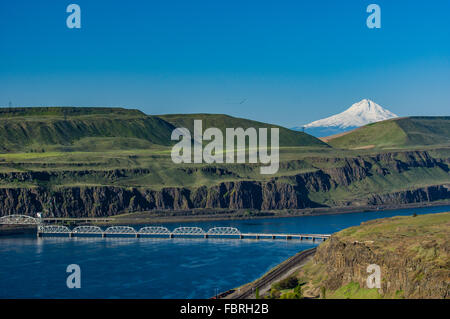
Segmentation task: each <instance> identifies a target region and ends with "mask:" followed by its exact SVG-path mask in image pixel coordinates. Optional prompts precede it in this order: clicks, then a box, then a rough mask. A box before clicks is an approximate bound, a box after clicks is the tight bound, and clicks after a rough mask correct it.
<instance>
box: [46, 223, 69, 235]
mask: <svg viewBox="0 0 450 319" xmlns="http://www.w3.org/2000/svg"><path fill="white" fill-rule="evenodd" d="M39 232H41V233H44V234H45V233H48V234H70V233H71V232H72V231H71V230H70V229H69V228H68V227H66V226H60V225H48V226H43V225H40V226H39Z"/></svg>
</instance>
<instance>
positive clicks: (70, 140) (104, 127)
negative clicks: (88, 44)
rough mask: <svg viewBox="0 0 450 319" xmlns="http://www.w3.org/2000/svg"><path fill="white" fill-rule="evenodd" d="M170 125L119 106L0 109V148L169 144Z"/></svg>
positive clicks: (27, 148) (70, 147)
mask: <svg viewBox="0 0 450 319" xmlns="http://www.w3.org/2000/svg"><path fill="white" fill-rule="evenodd" d="M173 129H174V128H173V126H172V125H171V124H169V123H167V122H165V121H164V120H162V119H160V118H158V117H156V116H147V115H145V114H144V113H142V112H140V111H138V110H126V109H122V108H75V107H34V108H5V109H0V151H2V152H11V151H42V150H45V151H48V150H62V151H73V150H84V151H89V150H91V149H94V150H99V148H100V149H107V148H113V149H130V148H131V149H134V148H138V149H139V148H148V147H149V146H150V145H152V144H160V145H169V144H170V142H171V141H170V135H171V132H172V130H173Z"/></svg>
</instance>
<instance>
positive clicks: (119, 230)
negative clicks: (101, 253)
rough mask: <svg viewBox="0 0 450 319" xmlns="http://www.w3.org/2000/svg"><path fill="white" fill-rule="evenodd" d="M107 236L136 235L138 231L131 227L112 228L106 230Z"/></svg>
mask: <svg viewBox="0 0 450 319" xmlns="http://www.w3.org/2000/svg"><path fill="white" fill-rule="evenodd" d="M105 234H136V229H134V228H133V227H130V226H111V227H108V228H106V230H105Z"/></svg>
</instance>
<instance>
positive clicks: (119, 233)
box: [0, 215, 330, 241]
mask: <svg viewBox="0 0 450 319" xmlns="http://www.w3.org/2000/svg"><path fill="white" fill-rule="evenodd" d="M46 220H48V219H46ZM0 224H3V225H36V226H37V236H38V237H41V236H61V235H67V236H69V237H74V236H80V237H82V236H84V237H86V236H101V237H123V236H125V237H129V236H132V237H136V238H138V237H160V238H175V237H185V238H186V237H188V238H189V237H190V238H230V239H233V238H234V239H244V238H246V239H299V240H312V241H316V240H321V241H323V240H326V239H328V238H329V237H330V235H329V234H288V233H281V234H280V233H242V232H241V231H239V229H237V228H235V227H213V228H210V229H208V230H207V231H205V230H203V229H202V228H200V227H177V228H175V229H173V230H169V229H168V228H166V227H162V226H145V227H141V228H139V229H136V228H134V227H131V226H110V227H107V228H106V229H102V228H101V227H99V226H93V225H83V226H77V227H74V228H69V227H67V226H63V225H45V224H44V223H43V221H42V219H40V218H34V217H31V216H25V215H9V216H3V217H0Z"/></svg>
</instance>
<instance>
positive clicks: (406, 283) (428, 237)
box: [309, 213, 450, 298]
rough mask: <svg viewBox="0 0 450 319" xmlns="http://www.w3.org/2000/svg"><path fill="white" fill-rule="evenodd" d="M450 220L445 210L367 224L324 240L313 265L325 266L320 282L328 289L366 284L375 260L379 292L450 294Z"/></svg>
mask: <svg viewBox="0 0 450 319" xmlns="http://www.w3.org/2000/svg"><path fill="white" fill-rule="evenodd" d="M432 219H435V221H433V220H432ZM449 222H450V213H443V214H431V215H422V216H418V217H402V218H399V217H394V218H392V219H383V220H375V221H370V222H367V223H363V224H362V225H361V226H359V227H353V228H350V229H348V231H343V232H341V233H338V234H337V235H333V236H332V237H331V238H330V240H328V241H326V242H325V243H323V244H321V245H320V246H319V247H318V249H317V252H316V254H315V256H314V259H313V266H312V268H311V269H316V270H315V271H317V269H320V271H319V272H321V273H322V274H321V276H322V280H321V282H320V284H319V286H321V287H323V288H325V289H326V291H329V292H332V291H336V290H338V289H339V288H341V287H343V286H345V285H348V284H350V283H358V284H359V286H360V287H367V284H366V281H367V277H368V276H369V273H368V272H367V266H368V265H371V264H376V265H378V266H380V270H381V276H380V279H381V288H380V289H378V293H379V294H380V296H384V297H387V298H397V297H404V298H450V295H449V294H450V282H449V273H450V268H449V266H450V265H449V259H448V257H449V255H450V246H449V234H448V226H449V225H450V224H449ZM355 238H356V239H359V240H355ZM361 238H363V239H361ZM364 239H366V240H364ZM309 273H310V274H313V273H314V271H311V270H309Z"/></svg>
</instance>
